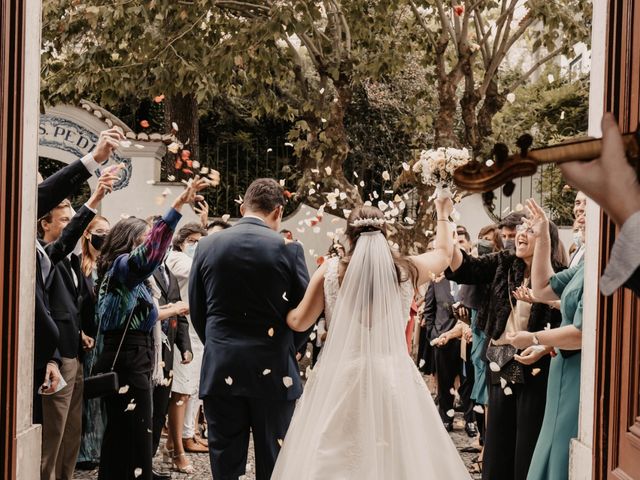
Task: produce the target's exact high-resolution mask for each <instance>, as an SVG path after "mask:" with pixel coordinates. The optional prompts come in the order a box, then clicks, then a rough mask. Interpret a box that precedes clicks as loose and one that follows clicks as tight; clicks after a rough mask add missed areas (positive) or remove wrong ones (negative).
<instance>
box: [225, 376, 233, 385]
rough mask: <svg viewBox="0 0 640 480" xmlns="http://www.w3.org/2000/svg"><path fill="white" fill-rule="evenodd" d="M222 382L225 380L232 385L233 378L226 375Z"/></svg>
mask: <svg viewBox="0 0 640 480" xmlns="http://www.w3.org/2000/svg"><path fill="white" fill-rule="evenodd" d="M224 382H225V383H226V384H227V385H233V378H231V377H227V378H225V379H224Z"/></svg>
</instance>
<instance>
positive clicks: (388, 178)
mask: <svg viewBox="0 0 640 480" xmlns="http://www.w3.org/2000/svg"><path fill="white" fill-rule="evenodd" d="M382 178H383V179H384V180H387V181H389V180H391V175H389V172H387V171H386V170H385V171H384V172H382Z"/></svg>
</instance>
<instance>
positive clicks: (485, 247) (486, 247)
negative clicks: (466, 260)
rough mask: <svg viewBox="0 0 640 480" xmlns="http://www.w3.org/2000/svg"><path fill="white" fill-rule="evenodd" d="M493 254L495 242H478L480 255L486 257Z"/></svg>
mask: <svg viewBox="0 0 640 480" xmlns="http://www.w3.org/2000/svg"><path fill="white" fill-rule="evenodd" d="M491 252H493V242H492V241H491V240H484V239H482V240H478V255H486V254H487V253H491Z"/></svg>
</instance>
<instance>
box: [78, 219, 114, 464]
mask: <svg viewBox="0 0 640 480" xmlns="http://www.w3.org/2000/svg"><path fill="white" fill-rule="evenodd" d="M110 229H111V225H110V224H109V221H108V220H107V219H106V218H105V217H102V216H100V215H96V216H95V217H94V218H93V220H92V221H91V223H90V224H89V225H88V226H87V228H86V230H85V231H84V233H83V234H82V238H81V239H80V246H81V249H82V257H81V259H80V269H81V270H82V273H83V278H81V279H80V284H81V289H80V291H81V292H82V293H81V296H80V300H79V304H80V320H81V322H82V336H81V338H82V346H83V350H84V351H85V355H84V358H83V368H84V376H85V378H87V377H88V376H90V373H91V366H92V365H93V363H94V362H95V359H96V358H97V356H98V355H99V354H100V352H102V342H101V341H100V339H98V343H97V344H95V345H94V339H96V333H97V329H98V324H97V322H96V319H95V307H96V301H97V297H96V292H95V282H96V280H97V278H98V273H97V268H96V261H97V259H98V256H99V255H100V249H101V248H102V244H103V243H104V239H105V238H106V236H107V234H108V233H109V230H110ZM92 346H93V347H94V348H91V347H92ZM106 415H107V414H106V410H105V406H104V401H103V400H102V399H100V398H93V399H89V400H85V401H84V408H83V410H82V439H81V443H80V452H79V453H78V460H77V466H78V468H80V469H87V470H93V469H94V468H95V467H96V466H97V465H98V463H99V462H100V446H101V445H102V434H103V433H104V422H105V419H106Z"/></svg>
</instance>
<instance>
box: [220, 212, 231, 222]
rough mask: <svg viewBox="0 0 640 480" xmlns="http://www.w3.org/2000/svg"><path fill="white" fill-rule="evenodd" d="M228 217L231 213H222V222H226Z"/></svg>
mask: <svg viewBox="0 0 640 480" xmlns="http://www.w3.org/2000/svg"><path fill="white" fill-rule="evenodd" d="M230 218H231V215H229V214H228V213H225V214H224V215H222V221H223V222H228V221H229V219H230Z"/></svg>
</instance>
